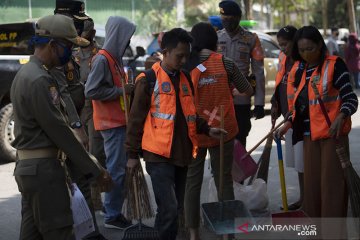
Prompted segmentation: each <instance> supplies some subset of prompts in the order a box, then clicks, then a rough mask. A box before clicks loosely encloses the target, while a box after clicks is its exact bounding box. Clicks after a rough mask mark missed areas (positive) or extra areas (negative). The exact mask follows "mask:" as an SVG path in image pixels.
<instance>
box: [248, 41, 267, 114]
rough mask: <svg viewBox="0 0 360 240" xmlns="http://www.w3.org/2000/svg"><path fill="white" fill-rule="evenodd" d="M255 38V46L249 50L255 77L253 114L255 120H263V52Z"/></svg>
mask: <svg viewBox="0 0 360 240" xmlns="http://www.w3.org/2000/svg"><path fill="white" fill-rule="evenodd" d="M254 36H255V45H254V47H253V49H252V50H251V72H252V73H253V74H254V75H255V79H256V87H255V98H254V105H255V108H254V114H255V117H256V119H260V118H263V117H264V116H265V113H264V105H265V74H264V52H263V49H262V47H261V43H260V40H259V37H258V36H257V35H256V34H254Z"/></svg>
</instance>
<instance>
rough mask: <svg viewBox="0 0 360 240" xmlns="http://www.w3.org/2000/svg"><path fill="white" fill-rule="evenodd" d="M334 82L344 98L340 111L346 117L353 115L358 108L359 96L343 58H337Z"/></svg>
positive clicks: (342, 98)
mask: <svg viewBox="0 0 360 240" xmlns="http://www.w3.org/2000/svg"><path fill="white" fill-rule="evenodd" d="M333 82H334V88H336V89H338V90H339V95H340V98H341V100H342V103H341V108H340V112H342V113H344V115H345V116H346V117H347V116H351V115H353V114H354V113H355V112H356V111H357V108H358V98H357V96H356V94H355V92H354V91H353V88H352V86H351V83H350V75H349V71H348V69H347V67H346V64H345V62H344V61H343V60H342V59H341V58H338V59H337V60H336V63H335V70H334V79H333Z"/></svg>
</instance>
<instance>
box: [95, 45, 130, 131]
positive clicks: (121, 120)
mask: <svg viewBox="0 0 360 240" xmlns="http://www.w3.org/2000/svg"><path fill="white" fill-rule="evenodd" d="M98 54H100V55H103V56H104V57H106V59H107V62H108V66H109V68H110V72H111V75H112V79H113V82H114V85H115V86H116V87H118V88H121V87H122V84H121V78H124V79H125V82H127V77H126V75H125V73H124V71H123V69H122V67H120V66H119V64H118V63H117V61H116V60H115V58H113V57H112V56H111V54H110V53H109V52H107V51H106V50H104V49H101V50H99V52H98ZM92 104H93V109H94V112H93V119H94V127H95V129H96V130H106V129H111V128H116V127H121V126H125V125H126V120H125V111H124V109H125V108H124V98H123V96H119V98H117V99H115V100H108V101H100V100H92Z"/></svg>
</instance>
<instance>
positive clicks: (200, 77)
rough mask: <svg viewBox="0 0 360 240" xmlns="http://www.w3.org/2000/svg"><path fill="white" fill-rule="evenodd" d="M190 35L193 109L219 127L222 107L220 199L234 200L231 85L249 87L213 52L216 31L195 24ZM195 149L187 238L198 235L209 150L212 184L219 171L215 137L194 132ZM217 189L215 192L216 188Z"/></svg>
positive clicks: (190, 174) (248, 90) (249, 91)
mask: <svg viewBox="0 0 360 240" xmlns="http://www.w3.org/2000/svg"><path fill="white" fill-rule="evenodd" d="M191 35H192V37H193V38H194V42H193V44H192V53H191V55H190V60H189V62H188V64H187V65H188V66H187V68H188V69H189V70H190V71H191V78H192V81H193V84H194V91H195V106H196V111H197V112H198V114H199V115H200V117H201V118H203V119H206V120H207V121H208V124H209V125H210V126H213V127H219V126H220V117H219V116H220V105H223V106H224V122H225V130H226V131H227V132H228V134H227V136H226V137H225V139H224V142H225V144H224V154H225V156H224V189H223V190H224V191H223V192H224V194H223V199H224V200H233V199H234V190H233V181H232V176H231V167H232V161H233V148H234V138H235V136H236V134H237V133H238V126H237V122H236V116H235V110H234V104H233V97H232V87H231V86H235V87H236V89H237V90H238V91H239V92H240V93H243V94H244V95H247V96H250V95H251V94H252V93H253V89H252V87H251V85H250V84H249V82H248V81H247V80H246V77H245V76H244V75H243V74H242V73H241V72H240V70H239V69H238V67H237V66H236V64H235V63H234V62H233V61H232V60H230V59H228V58H225V57H224V56H223V55H222V54H219V53H216V52H215V51H216V49H217V40H218V38H217V34H216V32H215V30H214V28H213V27H212V26H211V25H210V24H208V23H198V24H196V25H195V26H194V27H193V28H192V30H191ZM197 139H198V146H199V151H198V155H197V157H196V159H195V160H194V161H193V162H192V163H191V164H190V165H189V169H188V173H187V180H186V190H185V223H186V226H187V227H188V228H189V230H190V239H191V240H197V239H200V237H199V232H198V228H199V222H200V216H199V214H200V192H201V185H202V181H203V175H204V163H205V157H206V154H207V151H208V150H209V153H210V159H211V167H212V169H213V173H214V179H215V184H216V186H217V187H218V186H219V174H220V169H219V167H220V165H219V162H220V159H219V156H220V146H219V140H217V139H213V138H210V137H208V136H206V135H198V138H197ZM218 192H219V191H218Z"/></svg>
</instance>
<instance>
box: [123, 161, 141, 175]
mask: <svg viewBox="0 0 360 240" xmlns="http://www.w3.org/2000/svg"><path fill="white" fill-rule="evenodd" d="M126 167H127V169H128V171H129V172H130V174H133V173H134V171H135V170H136V169H137V168H138V167H140V160H139V159H138V158H129V159H128V161H127V164H126Z"/></svg>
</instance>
